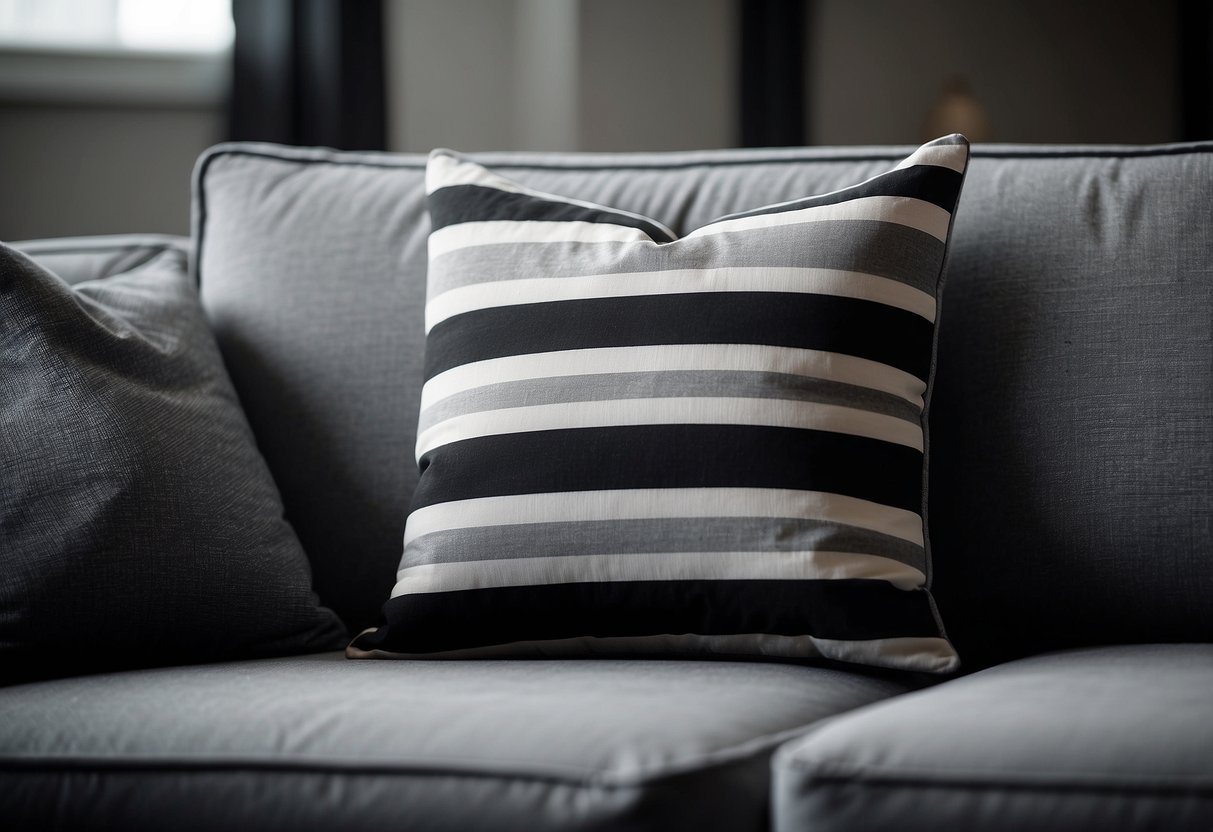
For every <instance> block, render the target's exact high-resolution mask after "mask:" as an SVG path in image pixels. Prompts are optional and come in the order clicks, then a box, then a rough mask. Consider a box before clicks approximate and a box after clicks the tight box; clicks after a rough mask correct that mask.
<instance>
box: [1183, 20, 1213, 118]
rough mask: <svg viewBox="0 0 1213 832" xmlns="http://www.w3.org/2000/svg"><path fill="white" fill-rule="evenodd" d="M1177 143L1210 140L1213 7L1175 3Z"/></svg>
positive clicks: (1212, 90) (1212, 95)
mask: <svg viewBox="0 0 1213 832" xmlns="http://www.w3.org/2000/svg"><path fill="white" fill-rule="evenodd" d="M1175 5H1176V15H1175V17H1176V23H1177V24H1178V45H1179V61H1178V68H1179V78H1178V81H1179V84H1178V86H1179V135H1178V137H1177V138H1178V139H1179V140H1180V141H1196V140H1199V139H1213V3H1210V2H1209V0H1176V4H1175Z"/></svg>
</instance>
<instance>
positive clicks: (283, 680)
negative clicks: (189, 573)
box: [0, 654, 906, 832]
mask: <svg viewBox="0 0 1213 832" xmlns="http://www.w3.org/2000/svg"><path fill="white" fill-rule="evenodd" d="M905 689H906V688H905V686H904V684H902V683H900V682H896V681H891V680H888V679H883V678H880V677H877V676H861V675H857V674H851V673H843V672H839V671H834V670H829V669H821V668H812V667H803V666H792V665H780V664H747V663H734V662H678V661H619V660H601V661H547V662H545V661H511V662H348V661H346V660H344V659H343V658H341V656H340V654H322V655H315V656H305V657H296V658H289V659H270V660H261V661H255V662H237V663H230V664H214V665H206V666H198V667H182V668H173V669H166V670H153V671H135V672H127V673H120V674H106V675H101V676H95V677H91V678H87V679H67V680H57V681H54V682H43V683H39V684H33V685H22V686H18V687H10V688H7V689H3V690H0V713H3V714H4V715H5V719H3V720H0V817H3V818H5V819H6V821H9V823H10V825H11V824H13V823H15V824H16V826H15V827H13V828H23V829H54V828H70V829H90V828H100V827H104V828H109V829H119V828H120V829H150V828H162V827H163V826H164V822H165V818H172V819H173V828H174V829H180V830H193V829H199V830H202V829H208V830H209V829H236V830H242V829H256V830H292V832H295V830H325V829H341V830H344V831H345V832H355V831H356V830H375V831H376V832H381V830H384V829H414V830H416V829H424V830H451V831H452V832H466V830H477V829H494V830H520V831H521V830H526V831H527V832H532V831H535V832H537V831H538V830H570V829H578V830H595V829H629V830H637V832H639V830H646V829H652V830H662V831H663V832H664V830H670V829H703V830H715V829H720V830H729V832H741V831H742V830H755V832H757V831H758V830H765V829H766V828H767V813H768V800H769V795H768V790H769V785H770V781H769V758H770V755H771V752H772V750H773V749H774V748H775V747H776V746H777V745H778V744H779V743H780V742H781V741H783V740H785V739H787V738H788V737H790V736H794V735H797V734H799V733H800V732H801V731H802V730H803V728H804V726H807V725H809V724H811V723H813V722H814V721H816V720H818V719H822V718H825V717H828V716H831V715H833V714H836V713H839V712H841V711H844V710H847V709H849V708H853V707H856V706H858V705H863V704H866V703H869V702H874V701H876V700H879V699H883V698H885V697H888V696H892V695H895V694H897V693H900V692H903V691H904V690H905ZM51 726H53V729H52V728H51ZM52 819H53V821H54V823H52V822H51V821H52ZM56 824H57V825H56Z"/></svg>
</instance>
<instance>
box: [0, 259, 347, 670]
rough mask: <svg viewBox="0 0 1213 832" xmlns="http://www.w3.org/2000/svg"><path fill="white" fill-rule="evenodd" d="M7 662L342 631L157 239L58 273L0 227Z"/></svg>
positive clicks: (72, 666) (136, 658)
mask: <svg viewBox="0 0 1213 832" xmlns="http://www.w3.org/2000/svg"><path fill="white" fill-rule="evenodd" d="M0 463H2V466H3V470H4V481H3V487H2V488H0V540H2V541H3V547H2V548H0V674H2V675H9V674H13V673H19V674H23V673H26V672H29V669H30V668H31V667H32V668H34V669H35V670H45V669H50V670H54V671H57V672H73V671H75V670H78V669H96V668H98V667H112V666H117V665H131V664H148V663H179V662H185V661H195V660H209V659H219V658H227V657H233V656H255V655H268V654H279V653H289V652H301V651H308V650H319V649H326V648H331V647H335V646H339V645H340V643H341V641H342V638H343V633H342V627H341V625H340V623H339V622H338V620H337V618H336V616H335V615H334V614H333V613H332V612H331V611H329V610H327V609H325V608H323V607H321V606H319V604H318V601H317V598H316V596H315V595H314V594H313V593H312V590H311V576H310V571H309V567H308V563H307V559H306V557H305V555H304V552H303V550H302V548H301V547H300V545H299V542H298V540H297V538H296V537H295V533H294V531H293V530H292V529H291V527H290V526H289V525H288V524H287V522H286V521H285V520H284V519H283V509H282V503H281V500H280V498H279V495H278V491H277V488H276V487H275V485H274V482H273V479H272V477H271V475H270V472H269V470H268V469H267V468H266V465H265V462H264V461H263V460H262V458H261V456H260V454H259V452H258V451H257V448H256V446H255V444H254V440H253V436H252V433H251V431H250V429H249V427H248V424H247V422H246V420H245V417H244V414H243V411H242V410H241V408H240V404H239V402H238V400H237V398H236V394H235V392H234V390H233V389H232V386H231V383H230V381H229V380H228V377H227V373H226V371H225V369H224V367H223V363H222V359H221V358H220V356H219V352H218V349H217V348H216V346H215V343H214V339H213V337H212V335H211V333H210V330H209V328H208V326H207V322H206V319H205V317H204V314H203V312H202V309H201V306H200V305H199V303H198V299H197V294H196V291H195V288H194V286H193V285H192V283H191V282H190V280H189V278H188V277H187V275H186V273H185V257H184V253H183V252H181V251H179V250H173V249H167V250H166V251H164V252H163V253H162V254H160V255H159V256H157V257H155V258H153V259H152V260H150V261H148V262H145V263H143V264H142V265H140V266H139V267H138V268H136V269H135V270H133V271H130V272H127V273H125V274H121V275H117V276H114V277H110V278H107V279H105V280H97V281H91V282H84V283H81V284H78V285H76V286H74V287H73V286H69V285H68V284H67V283H65V282H63V281H62V280H60V279H59V278H58V277H56V276H55V275H53V274H51V273H50V272H48V271H47V270H45V269H44V268H42V267H41V266H39V265H38V264H37V263H35V262H34V261H33V260H31V259H30V258H28V257H26V256H25V255H24V254H21V253H20V252H18V251H16V250H14V249H12V248H10V247H7V246H3V245H0Z"/></svg>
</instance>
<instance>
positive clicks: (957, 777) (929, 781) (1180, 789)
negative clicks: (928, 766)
mask: <svg viewBox="0 0 1213 832" xmlns="http://www.w3.org/2000/svg"><path fill="white" fill-rule="evenodd" d="M783 765H786V766H789V767H791V768H794V769H797V770H799V771H800V772H803V773H805V774H807V775H808V776H809V777H810V778H811V779H812V781H813V782H815V783H823V784H850V785H856V786H859V787H861V788H872V789H902V788H923V789H929V788H944V789H963V790H967V791H983V790H1000V789H1001V790H1011V791H1042V792H1058V791H1060V792H1093V793H1100V794H1102V793H1106V792H1119V791H1126V790H1127V791H1137V792H1142V793H1160V792H1165V793H1172V792H1174V793H1183V794H1192V793H1197V794H1202V795H1204V796H1206V797H1210V798H1213V779H1210V778H1208V777H1204V776H1200V775H1196V776H1190V777H1186V776H1184V775H1177V776H1176V777H1172V778H1169V780H1170V781H1171V782H1158V781H1148V780H1142V779H1140V778H1134V777H1124V776H1117V775H1107V774H1095V773H1091V774H1085V775H1084V774H1075V773H1071V774H1068V775H1062V776H1058V775H1055V774H1045V775H1042V776H1041V778H1040V779H1038V780H1034V779H1025V778H1022V777H1013V776H1012V777H1008V776H1005V775H1002V774H999V773H995V772H988V773H986V774H985V775H984V777H982V776H980V775H974V774H973V772H964V773H961V772H957V773H952V772H946V771H945V772H938V774H937V776H934V777H932V776H924V775H923V774H922V773H912V774H911V773H900V772H896V771H872V770H871V769H840V770H837V771H814V770H813V769H814V766H815V765H820V764H819V763H816V764H815V763H804V762H799V761H796V760H786V761H784V763H783ZM1185 777H1186V779H1187V780H1190V782H1176V781H1183V780H1185Z"/></svg>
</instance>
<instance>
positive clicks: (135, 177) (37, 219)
mask: <svg viewBox="0 0 1213 832" xmlns="http://www.w3.org/2000/svg"><path fill="white" fill-rule="evenodd" d="M222 130H223V116H222V113H221V112H220V111H218V110H217V109H215V108H205V107H197V108H164V107H156V108H148V107H130V106H104V107H98V106H79V105H66V104H64V105H32V104H13V103H9V104H0V182H3V183H4V198H3V199H0V239H2V240H22V239H31V238H37V237H56V236H65V235H75V234H118V233H129V232H156V233H165V234H187V233H188V232H189V211H190V205H189V194H190V182H189V180H190V172H191V170H192V169H193V166H194V160H195V159H196V158H197V157H198V154H199V153H201V152H202V151H203V150H204V149H205V148H206V147H208V146H209V145H211V144H214V143H215V142H217V141H219V140H220V139H221V138H222Z"/></svg>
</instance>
